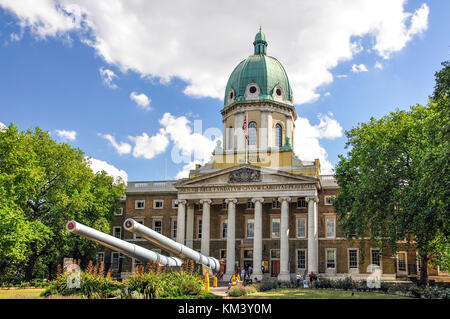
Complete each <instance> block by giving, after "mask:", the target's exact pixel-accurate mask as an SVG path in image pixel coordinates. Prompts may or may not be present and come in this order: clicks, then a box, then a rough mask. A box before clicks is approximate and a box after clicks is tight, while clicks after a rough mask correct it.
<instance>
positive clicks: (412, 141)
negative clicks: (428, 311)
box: [334, 62, 450, 283]
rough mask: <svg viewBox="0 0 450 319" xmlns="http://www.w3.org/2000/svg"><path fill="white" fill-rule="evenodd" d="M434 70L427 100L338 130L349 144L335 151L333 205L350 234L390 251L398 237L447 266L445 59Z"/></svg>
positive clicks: (449, 73)
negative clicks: (342, 152)
mask: <svg viewBox="0 0 450 319" xmlns="http://www.w3.org/2000/svg"><path fill="white" fill-rule="evenodd" d="M443 66H444V68H443V69H442V70H441V71H440V72H438V73H436V87H435V91H434V93H433V95H432V96H431V97H430V102H429V105H427V106H426V107H424V106H421V105H416V106H412V107H411V108H410V110H409V111H400V110H396V111H395V112H391V113H390V114H388V115H386V116H384V117H382V118H381V119H379V120H377V119H374V118H371V119H370V121H369V122H368V123H362V124H358V125H357V127H355V128H353V129H351V130H350V131H347V132H346V136H347V138H348V141H347V143H346V148H350V150H349V152H348V154H347V156H343V155H340V156H339V159H340V160H339V163H338V164H337V166H336V174H335V176H336V180H337V183H338V185H339V188H340V192H339V195H338V196H337V198H336V200H335V202H334V206H335V210H336V213H337V215H338V218H339V223H340V226H341V228H342V230H343V232H344V234H345V235H346V236H347V238H349V239H350V238H351V237H352V236H354V235H355V234H356V236H357V237H362V236H367V235H369V236H370V238H371V239H372V240H373V241H374V242H377V243H378V244H379V245H380V247H382V248H386V247H390V248H392V249H393V250H394V251H396V250H397V248H398V242H399V241H402V240H404V239H406V240H407V242H408V243H410V244H414V245H415V247H416V248H417V250H418V253H419V256H420V258H421V260H422V270H421V271H422V272H421V280H422V283H425V282H426V281H427V277H428V270H427V265H428V262H429V261H430V259H433V258H434V262H437V263H438V264H439V263H440V264H446V263H447V264H448V258H449V255H448V253H447V254H446V253H445V252H446V251H447V252H448V251H449V250H448V247H449V230H450V224H449V220H450V218H449V217H450V215H449V214H450V211H449V200H450V197H449V195H450V194H449V190H450V187H449V185H450V183H449V176H450V174H449V159H450V154H449V151H450V147H449V146H450V145H449V123H450V121H449V120H450V117H449V109H450V108H449V105H450V103H449V95H450V94H449V92H450V86H449V83H450V80H449V79H450V64H449V62H444V63H443Z"/></svg>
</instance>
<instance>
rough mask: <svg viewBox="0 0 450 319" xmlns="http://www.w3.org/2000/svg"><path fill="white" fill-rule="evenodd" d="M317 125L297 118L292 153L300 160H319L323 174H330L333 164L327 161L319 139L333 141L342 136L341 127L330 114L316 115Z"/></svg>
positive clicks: (302, 118) (325, 152)
mask: <svg viewBox="0 0 450 319" xmlns="http://www.w3.org/2000/svg"><path fill="white" fill-rule="evenodd" d="M317 117H318V119H319V124H317V125H311V123H310V122H309V120H308V119H307V118H304V117H298V118H297V120H296V121H295V131H294V140H295V145H294V152H295V154H296V155H297V156H298V157H299V158H300V159H302V160H306V161H312V160H314V159H316V158H318V159H320V164H321V171H322V173H324V174H328V173H331V172H332V170H333V164H331V162H330V161H329V160H328V159H327V158H328V153H327V151H326V150H325V148H323V146H321V145H320V142H319V140H320V139H329V140H334V139H336V138H339V137H341V136H342V126H341V125H340V124H339V122H338V121H336V120H335V119H334V118H332V117H333V114H332V113H329V114H328V115H322V114H318V116H317Z"/></svg>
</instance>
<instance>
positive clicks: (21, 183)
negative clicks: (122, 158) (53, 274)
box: [0, 124, 125, 280]
mask: <svg viewBox="0 0 450 319" xmlns="http://www.w3.org/2000/svg"><path fill="white" fill-rule="evenodd" d="M88 164H89V162H88V159H86V158H85V157H84V154H83V152H82V151H81V150H79V149H75V148H71V147H70V146H69V145H68V144H65V143H57V142H56V141H54V140H52V139H51V138H50V135H49V134H48V132H45V131H43V130H41V129H40V128H39V127H37V128H35V129H34V130H28V131H25V132H21V131H19V130H18V129H17V127H16V126H15V125H14V124H10V125H9V127H8V128H7V129H3V130H1V131H0V185H1V192H0V202H3V203H6V205H3V206H2V207H1V209H2V210H1V211H2V213H3V214H5V215H6V216H11V217H13V216H14V217H17V222H21V223H22V224H21V225H24V226H26V227H11V223H9V224H8V223H7V222H6V224H5V226H4V227H0V237H1V238H14V237H15V236H17V237H21V238H23V240H22V241H19V242H18V243H17V248H14V247H13V246H11V247H10V250H11V251H13V252H15V253H12V254H9V255H5V257H4V258H5V259H6V260H9V261H10V262H12V263H17V262H18V261H19V260H20V261H21V262H22V263H23V264H24V265H23V268H22V270H23V272H24V276H25V280H31V279H32V277H33V270H34V267H35V265H36V263H37V262H38V260H40V261H42V260H45V261H46V262H47V263H54V264H57V263H59V262H60V261H61V259H60V258H61V257H62V254H65V253H66V252H70V251H78V253H79V254H83V253H84V252H86V251H84V250H83V249H79V250H77V249H75V248H74V245H75V244H77V243H78V242H77V241H76V240H73V238H70V237H69V236H68V233H67V232H66V231H65V227H64V226H65V224H66V222H67V221H68V220H70V219H77V220H80V221H81V222H84V223H86V224H88V225H90V226H95V227H98V228H100V230H102V231H108V229H107V227H106V225H108V223H109V221H110V220H112V218H113V211H114V210H115V209H117V208H118V207H119V203H120V198H121V197H122V196H123V194H124V193H125V187H124V184H123V183H121V182H120V181H119V182H118V183H114V180H113V178H112V177H109V176H107V175H106V173H105V172H102V173H97V174H94V173H93V172H92V171H91V170H90V168H89V165H88ZM8 220H9V221H10V220H11V219H8ZM0 225H1V224H0ZM80 247H82V246H80ZM50 266H51V265H50ZM50 268H51V267H50Z"/></svg>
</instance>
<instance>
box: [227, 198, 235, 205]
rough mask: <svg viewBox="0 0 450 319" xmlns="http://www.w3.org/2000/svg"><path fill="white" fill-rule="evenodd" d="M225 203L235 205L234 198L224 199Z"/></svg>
mask: <svg viewBox="0 0 450 319" xmlns="http://www.w3.org/2000/svg"><path fill="white" fill-rule="evenodd" d="M225 203H227V204H228V203H233V204H236V203H237V199H236V198H227V199H225Z"/></svg>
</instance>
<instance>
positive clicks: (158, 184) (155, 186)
mask: <svg viewBox="0 0 450 319" xmlns="http://www.w3.org/2000/svg"><path fill="white" fill-rule="evenodd" d="M176 182H177V181H176V180H170V181H148V182H128V187H127V192H128V193H134V192H161V191H176V188H175V187H174V184H175V183H176Z"/></svg>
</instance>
